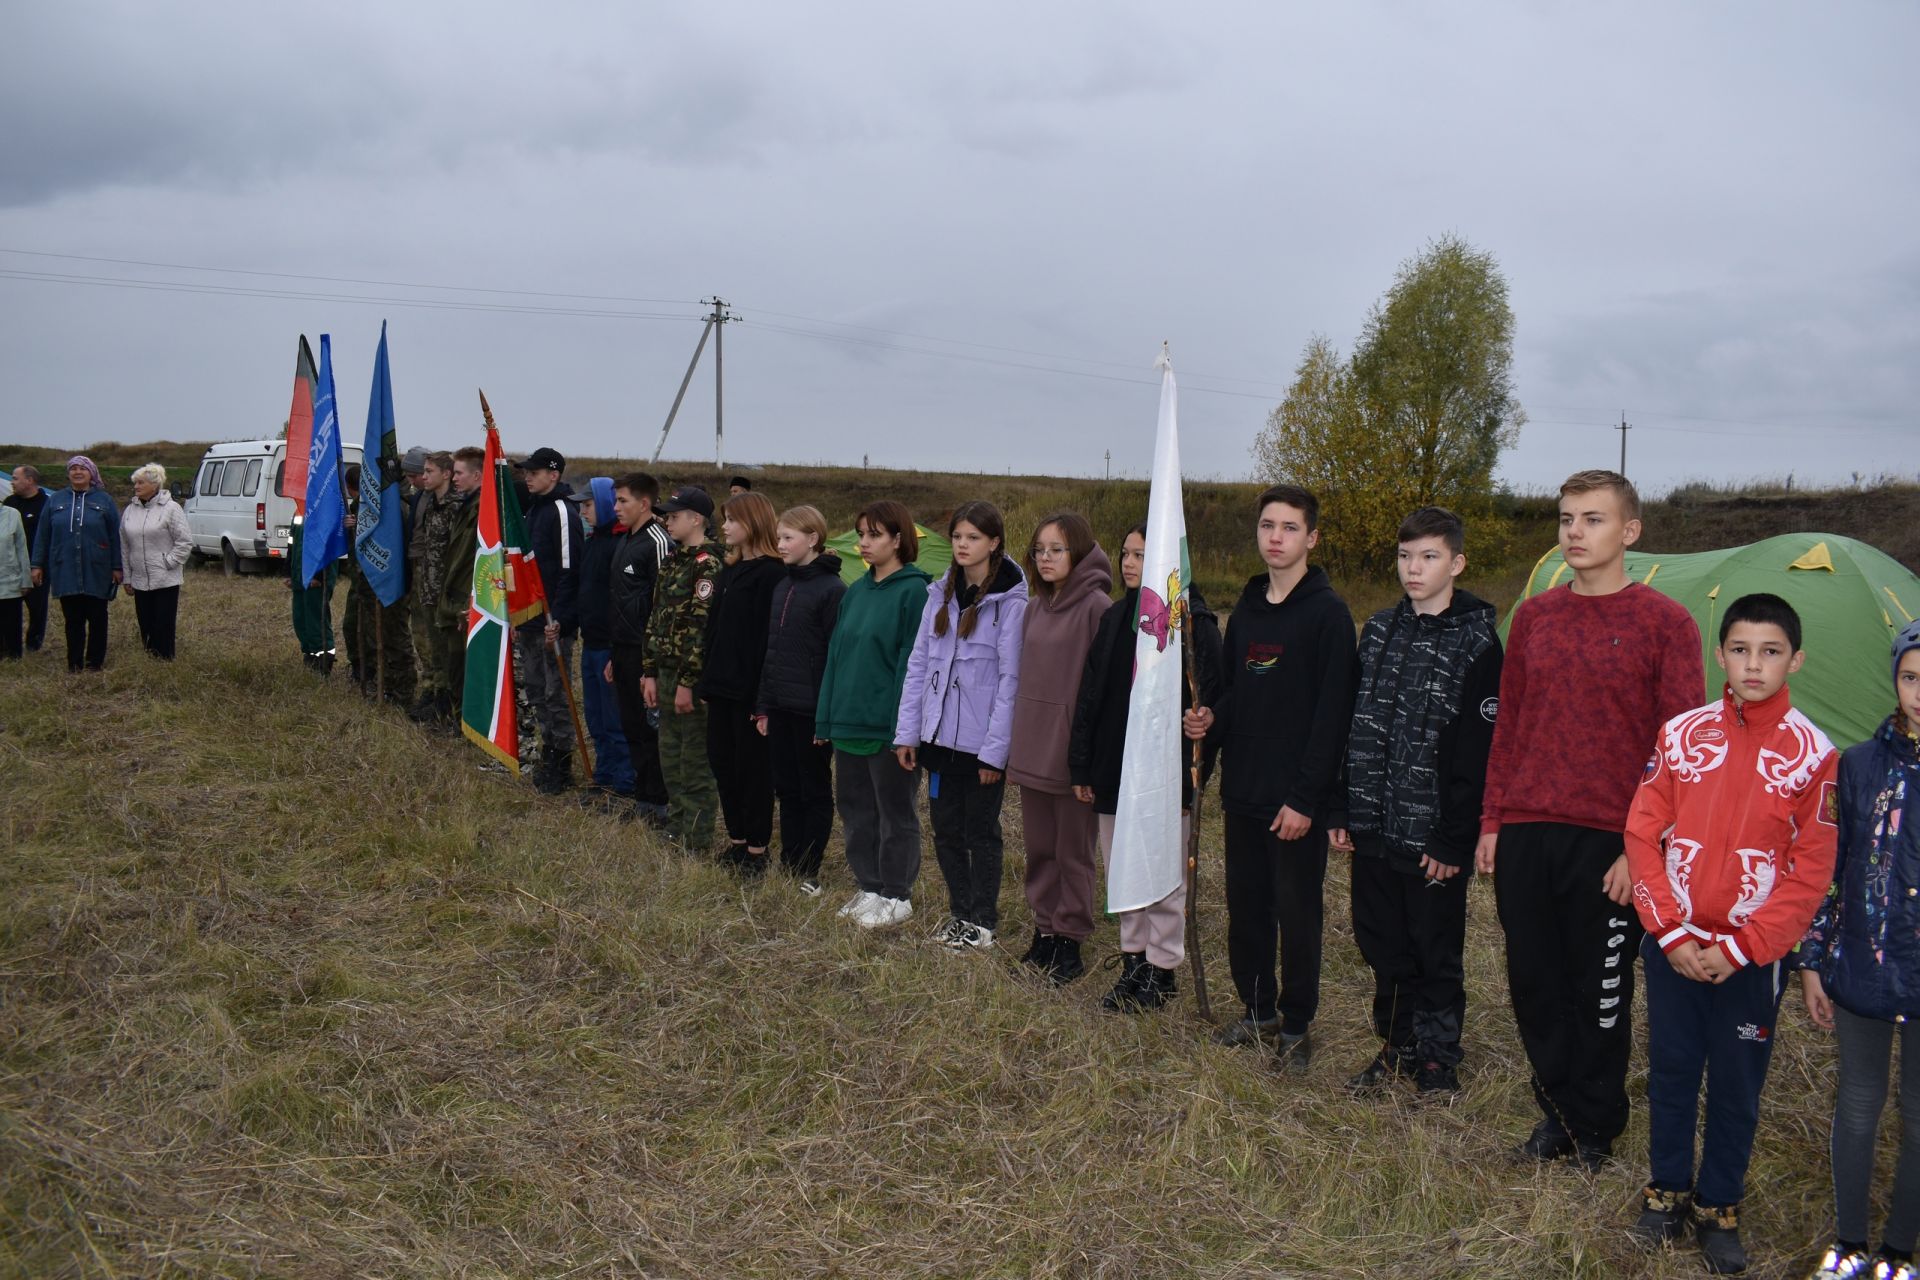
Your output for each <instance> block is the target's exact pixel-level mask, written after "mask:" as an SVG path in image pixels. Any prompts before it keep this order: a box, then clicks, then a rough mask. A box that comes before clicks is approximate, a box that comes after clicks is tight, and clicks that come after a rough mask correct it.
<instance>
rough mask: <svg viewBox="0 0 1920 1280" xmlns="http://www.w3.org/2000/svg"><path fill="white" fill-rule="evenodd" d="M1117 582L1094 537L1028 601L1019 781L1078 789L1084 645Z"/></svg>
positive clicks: (1010, 759) (1056, 789)
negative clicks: (1076, 738) (1073, 763)
mask: <svg viewBox="0 0 1920 1280" xmlns="http://www.w3.org/2000/svg"><path fill="white" fill-rule="evenodd" d="M1112 589H1113V567H1112V566H1111V565H1110V564H1109V563H1108V562H1107V553H1106V552H1104V551H1102V550H1101V549H1100V547H1099V545H1098V544H1096V545H1095V546H1094V548H1093V550H1091V551H1089V552H1087V554H1086V555H1085V556H1084V557H1083V558H1082V559H1081V561H1080V563H1079V564H1076V565H1074V566H1073V569H1072V571H1071V572H1070V573H1068V574H1067V580H1066V581H1065V582H1063V583H1061V584H1060V589H1059V590H1058V591H1056V592H1054V593H1053V595H1052V597H1051V598H1047V597H1042V596H1037V595H1036V596H1035V597H1033V598H1032V599H1031V600H1030V601H1028V603H1027V616H1026V625H1025V632H1026V634H1025V635H1024V636H1023V637H1022V638H1021V643H1020V692H1019V694H1018V696H1017V697H1016V698H1015V700H1014V704H1013V747H1012V749H1011V750H1010V751H1009V752H1008V753H1007V777H1008V779H1009V780H1010V781H1012V782H1014V783H1015V784H1017V785H1019V786H1022V787H1032V788H1033V789H1035V790H1036V791H1045V792H1047V793H1049V794H1050V795H1065V794H1067V793H1068V792H1069V791H1071V790H1073V779H1072V777H1071V775H1070V774H1069V773H1068V771H1067V746H1068V743H1069V742H1071V740H1072V738H1073V709H1074V706H1075V705H1076V704H1077V703H1078V702H1079V700H1080V677H1081V675H1083V674H1084V673H1085V672H1086V669H1087V651H1088V650H1089V649H1091V648H1093V637H1094V636H1095V634H1097V633H1098V632H1099V630H1100V618H1101V616H1102V615H1104V614H1105V613H1106V611H1107V610H1108V609H1109V608H1111V607H1112V605H1113V601H1112V599H1111V598H1110V597H1109V596H1108V595H1107V592H1109V591H1111V590H1112Z"/></svg>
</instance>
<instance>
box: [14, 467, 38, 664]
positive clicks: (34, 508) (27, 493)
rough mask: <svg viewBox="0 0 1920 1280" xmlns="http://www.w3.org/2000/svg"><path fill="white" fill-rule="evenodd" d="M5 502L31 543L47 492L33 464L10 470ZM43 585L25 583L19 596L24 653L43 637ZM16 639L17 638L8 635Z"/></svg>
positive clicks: (35, 647)
mask: <svg viewBox="0 0 1920 1280" xmlns="http://www.w3.org/2000/svg"><path fill="white" fill-rule="evenodd" d="M6 502H7V505H8V506H10V507H12V508H13V509H14V510H15V511H18V512H19V513H20V524H21V526H22V527H23V528H24V529H25V530H26V534H27V545H28V546H29V547H31V546H32V545H33V539H34V535H35V534H37V533H38V532H39V531H40V513H41V512H42V511H44V510H45V509H46V506H47V491H46V490H45V489H42V488H41V487H40V471H39V469H38V468H36V467H28V466H20V467H15V468H14V469H13V492H12V493H11V494H9V495H8V496H7V499H6ZM47 590H48V588H47V584H46V583H44V582H42V583H40V584H39V585H38V586H33V585H29V586H28V587H27V592H26V595H25V596H24V597H22V598H23V599H24V601H25V603H26V609H27V652H28V653H37V652H39V650H40V646H41V644H43V643H44V642H45V641H46V638H47ZM12 638H13V639H15V640H18V639H19V638H20V637H18V636H14V637H12Z"/></svg>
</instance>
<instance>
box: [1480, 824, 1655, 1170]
mask: <svg viewBox="0 0 1920 1280" xmlns="http://www.w3.org/2000/svg"><path fill="white" fill-rule="evenodd" d="M1624 848H1625V844H1624V843H1623V841H1622V839H1621V837H1620V833H1619V832H1617V831H1596V830H1594V829H1592V828H1590V827H1576V826H1572V825H1570V824H1567V823H1560V822H1521V823H1513V824H1509V825H1507V826H1504V827H1502V828H1501V829H1500V844H1499V851H1498V853H1497V855H1496V858H1495V862H1494V882H1493V887H1494V897H1495V901H1496V902H1497V903H1498V905H1499V910H1500V927H1501V929H1502V930H1503V931H1504V932H1505V933H1506V935H1507V990H1508V992H1509V993H1510V994H1511V996H1512V997H1513V1020H1514V1022H1515V1023H1516V1024H1517V1025H1518V1027H1519V1030H1520V1042H1521V1043H1522V1044H1523V1045H1525V1046H1526V1050H1527V1061H1528V1062H1529V1063H1531V1064H1532V1067H1533V1096H1534V1100H1535V1101H1536V1102H1537V1103H1539V1105H1540V1111H1541V1114H1542V1115H1544V1116H1546V1117H1547V1119H1549V1120H1552V1121H1557V1122H1558V1123H1559V1124H1560V1125H1562V1126H1563V1127H1564V1128H1565V1129H1566V1130H1567V1132H1568V1133H1570V1134H1572V1135H1573V1136H1574V1137H1575V1138H1577V1139H1578V1140H1580V1141H1582V1142H1587V1143H1592V1144H1594V1145H1597V1146H1606V1145H1608V1144H1610V1143H1611V1142H1612V1141H1613V1140H1614V1139H1615V1138H1617V1137H1619V1136H1620V1132H1621V1130H1623V1129H1625V1128H1626V1127H1627V1059H1628V1057H1629V1056H1630V1054H1631V1053H1632V1050H1633V957H1634V952H1635V950H1636V949H1637V948H1638V947H1639V945H1640V935H1641V933H1642V932H1643V930H1642V929H1641V927H1640V917H1639V916H1638V915H1637V914H1635V912H1634V909H1633V908H1632V907H1630V906H1627V907H1622V906H1619V905H1617V904H1615V903H1614V902H1613V901H1612V900H1611V899H1609V898H1608V897H1607V895H1606V893H1605V892H1604V891H1603V890H1602V889H1601V887H1600V885H1601V880H1602V878H1603V877H1605V875H1606V873H1607V869H1608V868H1609V867H1611V866H1612V865H1613V863H1614V861H1615V859H1617V858H1619V856H1620V854H1621V851H1622V850H1623V849H1624Z"/></svg>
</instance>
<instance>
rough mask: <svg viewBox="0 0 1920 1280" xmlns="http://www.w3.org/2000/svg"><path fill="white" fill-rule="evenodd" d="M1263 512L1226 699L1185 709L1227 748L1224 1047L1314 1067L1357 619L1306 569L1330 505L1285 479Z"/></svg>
mask: <svg viewBox="0 0 1920 1280" xmlns="http://www.w3.org/2000/svg"><path fill="white" fill-rule="evenodd" d="M1256 510H1257V511H1258V526H1257V529H1256V533H1255V541H1256V543H1257V545H1258V547H1259V550H1260V558H1261V559H1263V560H1265V561H1266V564H1267V570H1266V572H1265V573H1262V574H1259V575H1257V576H1255V577H1254V578H1253V579H1252V580H1251V581H1249V582H1248V583H1247V587H1246V590H1245V591H1243V592H1241V594H1240V601H1239V603H1238V604H1236V605H1234V607H1233V615H1232V617H1230V618H1229V619H1228V620H1227V637H1226V645H1225V650H1224V661H1223V662H1222V663H1221V692H1220V698H1219V702H1218V704H1217V705H1216V706H1214V707H1201V708H1196V709H1195V710H1192V711H1189V712H1187V714H1186V718H1185V723H1186V733H1187V736H1188V737H1190V738H1201V737H1204V738H1206V739H1207V740H1208V741H1209V742H1210V743H1213V744H1216V745H1218V746H1219V747H1220V748H1221V751H1222V756H1221V782H1220V807H1221V809H1222V810H1223V811H1224V813H1225V815H1226V890H1227V955H1228V960H1229V961H1230V963H1231V965H1232V968H1233V983H1234V986H1235V987H1236V988H1238V990H1239V992H1240V1000H1241V1003H1242V1004H1244V1005H1245V1007H1246V1015H1245V1016H1244V1017H1242V1018H1239V1019H1237V1020H1235V1021H1233V1022H1229V1023H1227V1024H1225V1025H1224V1026H1222V1027H1221V1028H1220V1029H1219V1031H1217V1032H1216V1033H1215V1035H1214V1041H1215V1043H1218V1044H1225V1045H1243V1044H1258V1043H1270V1044H1273V1045H1274V1046H1275V1047H1276V1048H1277V1049H1278V1051H1279V1057H1280V1063H1281V1065H1283V1066H1284V1067H1286V1068H1287V1069H1288V1070H1290V1071H1295V1072H1303V1071H1305V1070H1306V1069H1307V1063H1308V1059H1309V1057H1310V1055H1311V1054H1312V1051H1313V1045H1312V1042H1311V1041H1310V1040H1309V1039H1308V1036H1307V1028H1308V1024H1309V1023H1311V1022H1312V1021H1313V1015H1314V1013H1315V1012H1316V1011H1317V1010H1318V1008H1319V1005H1320V937H1321V929H1322V926H1323V924H1324V917H1325V908H1324V904H1323V902H1322V898H1321V882H1322V881H1323V880H1324V879H1325V878H1326V874H1327V825H1328V824H1327V821H1326V819H1327V816H1328V815H1329V814H1330V813H1332V812H1333V811H1334V810H1335V808H1336V805H1335V790H1336V787H1337V784H1338V779H1339V774H1340V766H1341V762H1342V761H1343V760H1344V759H1345V757H1346V746H1347V722H1348V720H1349V719H1350V718H1351V716H1352V714H1353V691H1354V683H1355V674H1356V673H1355V662H1354V649H1353V615H1352V614H1350V613H1348V612H1347V606H1346V603H1345V602H1344V601H1342V600H1341V599H1340V597H1339V596H1337V595H1335V594H1334V593H1333V587H1332V585H1331V584H1329V582H1328V581H1327V575H1326V573H1325V571H1324V570H1322V569H1320V568H1319V567H1318V566H1314V565H1309V564H1308V563H1307V555H1308V553H1309V552H1310V551H1312V550H1313V548H1314V546H1315V545H1316V544H1317V543H1318V542H1319V541H1320V532H1319V528H1318V525H1319V520H1320V502H1319V500H1318V499H1317V498H1315V497H1314V496H1313V495H1312V494H1311V493H1308V492H1307V491H1306V490H1305V489H1302V488H1299V487H1298V486H1296V485H1290V484H1277V485H1274V486H1273V487H1272V488H1270V489H1268V490H1267V491H1266V492H1264V493H1262V494H1261V495H1260V497H1259V500H1258V503H1257V505H1256ZM1276 940H1277V941H1278V944H1279V951H1280V978H1281V982H1280V983H1276V982H1275V981H1274V949H1275V943H1276Z"/></svg>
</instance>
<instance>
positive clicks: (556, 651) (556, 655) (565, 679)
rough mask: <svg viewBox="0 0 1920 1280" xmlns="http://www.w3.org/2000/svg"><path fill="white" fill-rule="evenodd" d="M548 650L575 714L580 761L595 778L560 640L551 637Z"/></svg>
mask: <svg viewBox="0 0 1920 1280" xmlns="http://www.w3.org/2000/svg"><path fill="white" fill-rule="evenodd" d="M547 652H548V653H549V654H551V655H552V656H553V665H554V666H555V667H557V668H559V670H560V687H561V688H562V689H564V690H566V692H567V710H568V711H569V712H570V713H572V715H573V740H574V741H575V742H578V743H579V744H580V761H581V763H582V765H584V766H585V769H586V774H585V776H586V778H587V779H588V780H589V781H591V780H592V778H593V747H592V746H591V745H590V742H591V740H590V739H589V738H588V737H587V729H586V726H585V725H584V724H582V723H581V722H580V703H579V702H578V701H577V700H576V699H575V698H574V696H573V677H572V676H570V675H569V674H568V673H567V664H566V663H564V662H562V661H561V660H560V642H559V641H558V640H553V639H549V640H548V641H547Z"/></svg>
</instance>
